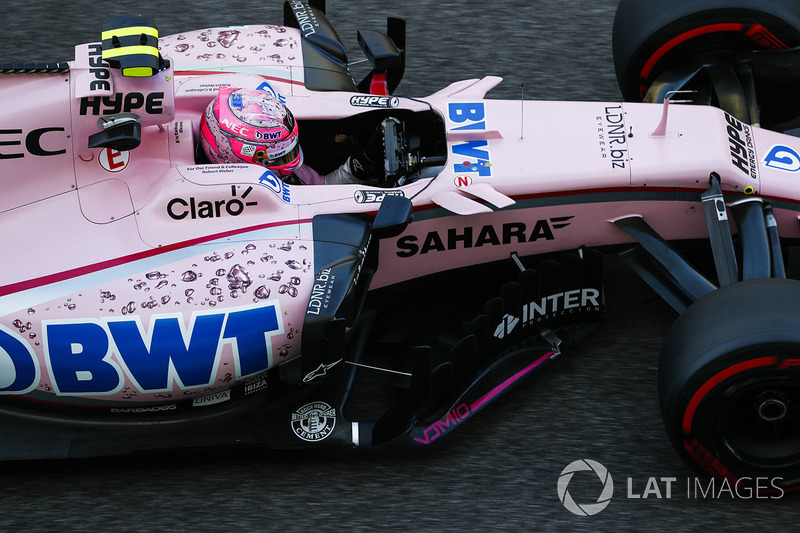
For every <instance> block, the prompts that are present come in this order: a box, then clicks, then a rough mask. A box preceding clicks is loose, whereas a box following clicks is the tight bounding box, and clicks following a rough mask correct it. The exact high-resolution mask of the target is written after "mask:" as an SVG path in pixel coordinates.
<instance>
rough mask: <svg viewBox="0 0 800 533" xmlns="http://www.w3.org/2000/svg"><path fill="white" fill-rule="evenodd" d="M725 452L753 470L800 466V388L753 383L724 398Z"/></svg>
mask: <svg viewBox="0 0 800 533" xmlns="http://www.w3.org/2000/svg"><path fill="white" fill-rule="evenodd" d="M717 426H718V428H717V429H718V432H717V434H718V435H720V438H721V439H722V441H723V442H722V444H723V445H724V448H725V449H727V450H728V451H729V452H730V453H731V454H733V455H734V456H736V457H737V458H738V459H739V460H740V461H742V462H745V463H748V464H750V465H753V466H761V467H773V468H774V467H777V466H787V465H790V464H796V463H800V385H796V384H793V383H791V382H789V381H787V380H776V379H758V380H754V381H750V382H749V383H747V384H745V385H744V386H742V387H740V388H738V389H737V390H736V391H733V392H732V393H731V394H730V395H728V396H727V398H725V400H724V402H723V404H722V407H721V409H720V412H719V416H718V418H717Z"/></svg>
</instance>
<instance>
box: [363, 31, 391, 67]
mask: <svg viewBox="0 0 800 533" xmlns="http://www.w3.org/2000/svg"><path fill="white" fill-rule="evenodd" d="M358 45H359V46H360V47H361V49H362V50H363V51H364V54H366V56H367V58H368V59H369V62H370V64H371V65H372V70H373V71H374V72H376V73H378V74H384V73H386V71H388V70H391V69H394V68H397V67H399V66H400V64H401V54H402V52H401V51H400V49H399V48H397V46H396V45H395V44H394V41H392V40H391V39H390V38H389V37H388V36H387V35H385V34H383V33H380V32H377V31H368V30H358Z"/></svg>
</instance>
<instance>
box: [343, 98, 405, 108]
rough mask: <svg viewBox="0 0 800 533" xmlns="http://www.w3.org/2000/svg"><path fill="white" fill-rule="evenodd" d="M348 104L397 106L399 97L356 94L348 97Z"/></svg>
mask: <svg viewBox="0 0 800 533" xmlns="http://www.w3.org/2000/svg"><path fill="white" fill-rule="evenodd" d="M350 105H351V106H354V107H385V108H390V107H397V106H399V105H400V99H399V98H398V97H396V96H374V95H356V96H351V97H350Z"/></svg>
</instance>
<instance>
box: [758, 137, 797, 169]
mask: <svg viewBox="0 0 800 533" xmlns="http://www.w3.org/2000/svg"><path fill="white" fill-rule="evenodd" d="M764 165H766V166H768V167H770V168H776V169H778V170H783V171H785V172H797V171H798V170H800V154H798V153H797V152H796V151H795V150H792V149H791V148H789V147H788V146H784V145H782V144H777V145H775V146H773V147H772V148H771V149H770V151H769V153H768V154H767V156H766V157H765V158H764Z"/></svg>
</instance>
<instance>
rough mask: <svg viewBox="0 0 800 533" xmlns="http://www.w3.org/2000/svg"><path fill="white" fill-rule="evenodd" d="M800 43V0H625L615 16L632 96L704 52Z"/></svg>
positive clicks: (619, 62)
mask: <svg viewBox="0 0 800 533" xmlns="http://www.w3.org/2000/svg"><path fill="white" fill-rule="evenodd" d="M798 45H800V2H798V1H797V0H770V1H769V2H765V1H763V0H702V1H697V0H647V1H642V0H622V1H621V2H620V4H619V7H618V8H617V14H616V18H615V20H614V33H613V52H614V66H615V68H616V73H617V81H618V83H619V87H620V90H621V91H622V94H623V96H624V97H625V99H626V100H629V101H641V100H642V98H643V97H644V95H645V94H646V93H647V90H648V88H649V87H650V85H651V84H652V83H653V81H654V80H655V79H656V78H657V77H658V76H659V75H660V74H662V73H664V72H666V71H670V70H674V69H678V68H681V67H685V66H687V64H690V63H692V62H694V61H696V60H697V58H698V57H700V56H708V54H712V53H717V52H728V51H733V50H774V49H783V48H791V47H794V46H798ZM759 89H761V88H759ZM762 100H766V98H762Z"/></svg>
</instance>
